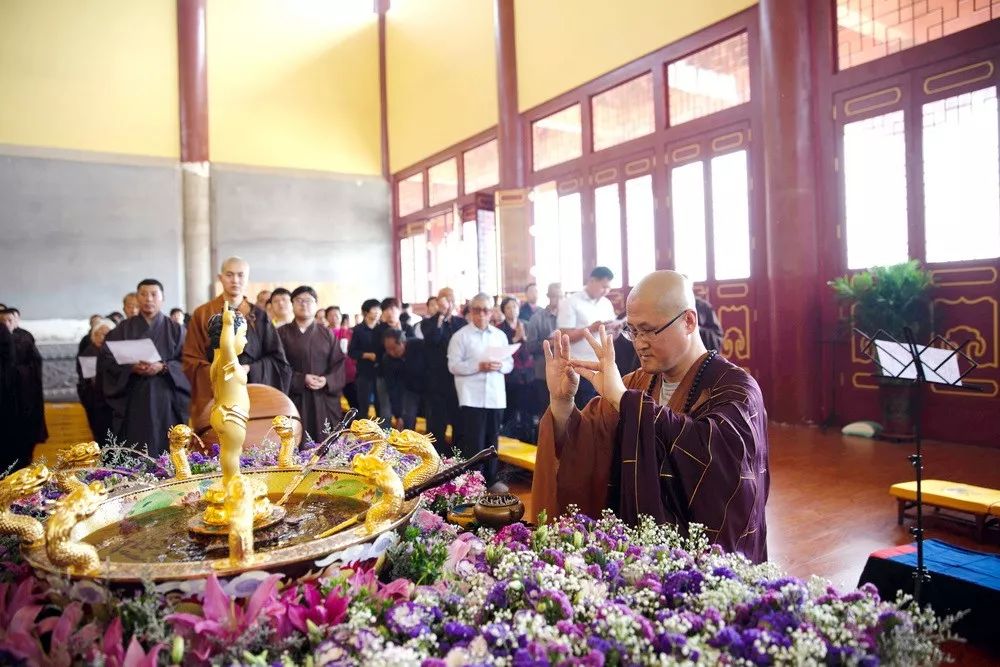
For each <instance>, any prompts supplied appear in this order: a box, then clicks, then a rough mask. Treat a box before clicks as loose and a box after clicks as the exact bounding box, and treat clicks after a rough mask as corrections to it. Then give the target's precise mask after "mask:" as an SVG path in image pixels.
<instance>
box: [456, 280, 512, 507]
mask: <svg viewBox="0 0 1000 667" xmlns="http://www.w3.org/2000/svg"><path fill="white" fill-rule="evenodd" d="M492 311H493V298H492V297H491V296H490V295H488V294H477V295H476V296H475V297H473V299H472V301H471V302H470V303H469V320H470V321H469V324H467V325H465V326H464V327H462V328H461V329H459V330H458V331H457V332H455V335H454V336H452V337H451V341H450V342H449V343H448V371H449V372H450V373H451V374H452V375H454V376H455V390H456V392H457V393H458V404H459V406H460V408H459V409H460V413H461V419H462V440H461V442H460V443H459V446H460V447H461V450H462V454H463V455H464V456H465V458H471V457H473V456H475V455H476V454H478V453H479V452H480V451H482V450H484V449H486V448H487V447H496V446H497V440H498V438H499V436H500V427H501V426H502V425H503V411H504V408H506V407H507V394H506V390H505V388H504V378H503V376H504V375H506V374H507V373H510V372H511V370H513V369H514V358H513V356H511V355H507V354H503V353H501V354H497V350H499V349H504V348H506V347H507V336H506V335H504V333H503V332H502V331H500V330H499V329H497V328H496V327H494V326H492V325H491V324H490V313H491V312H492ZM484 468H485V470H484V471H483V474H484V476H485V477H486V484H487V486H489V487H490V491H492V492H493V493H507V491H508V490H509V489H508V488H507V485H506V484H504V483H503V482H501V481H499V480H498V479H497V462H496V459H495V458H494V459H491V460H490V462H489V463H487V464H486V465H485V466H484Z"/></svg>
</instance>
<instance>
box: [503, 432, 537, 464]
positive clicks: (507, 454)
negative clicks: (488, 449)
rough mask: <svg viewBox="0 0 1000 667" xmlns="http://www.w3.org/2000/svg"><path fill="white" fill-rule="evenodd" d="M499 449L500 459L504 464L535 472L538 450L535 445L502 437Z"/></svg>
mask: <svg viewBox="0 0 1000 667" xmlns="http://www.w3.org/2000/svg"><path fill="white" fill-rule="evenodd" d="M497 449H499V451H498V452H497V454H498V458H499V459H500V460H501V461H503V462H504V463H509V464H510V465H512V466H516V467H518V468H524V469H525V470H529V471H531V472H534V471H535V452H536V451H537V450H538V448H537V447H535V445H531V444H528V443H527V442H522V441H520V440H515V439H514V438H508V437H506V436H503V435H501V436H500V442H499V443H498V446H497Z"/></svg>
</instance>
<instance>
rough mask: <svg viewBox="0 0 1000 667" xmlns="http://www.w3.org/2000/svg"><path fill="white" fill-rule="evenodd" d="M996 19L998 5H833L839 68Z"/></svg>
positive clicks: (908, 1) (977, 0)
mask: <svg viewBox="0 0 1000 667" xmlns="http://www.w3.org/2000/svg"><path fill="white" fill-rule="evenodd" d="M996 18H1000V0H837V57H838V61H839V64H840V69H841V70H845V69H847V68H849V67H856V66H857V65H861V64H862V63H867V62H871V61H872V60H877V59H879V58H883V57H885V56H888V55H890V54H892V53H898V52H900V51H903V50H905V49H909V48H911V47H914V46H917V45H919V44H926V43H927V42H931V41H933V40H935V39H940V38H942V37H945V36H946V35H953V34H955V33H956V32H959V31H961V30H965V29H966V28H971V27H973V26H976V25H979V24H981V23H986V22H987V21H990V20H993V19H996Z"/></svg>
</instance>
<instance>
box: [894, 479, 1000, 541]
mask: <svg viewBox="0 0 1000 667" xmlns="http://www.w3.org/2000/svg"><path fill="white" fill-rule="evenodd" d="M889 494H890V495H892V496H894V497H895V498H896V502H897V504H898V514H897V517H896V520H897V523H898V524H899V525H900V526H902V525H903V519H905V518H908V517H910V516H911V515H908V514H906V511H907V510H909V509H913V508H915V507H916V506H917V483H916V482H901V483H899V484H893V485H892V486H891V487H889ZM921 500H922V501H923V504H924V505H927V506H929V507H933V508H934V510H935V514H938V513H939V512H940V510H942V509H945V510H951V511H953V512H961V513H964V514H971V515H972V517H973V521H972V522H971V523H972V525H973V526H974V529H975V534H976V539H977V540H978V541H980V542H982V541H983V539H984V538H985V536H986V529H987V527H990V526H993V525H997V524H1000V491H998V490H996V489H987V488H984V487H982V486H972V485H971V484H961V483H959V482H948V481H944V480H940V479H925V480H923V483H922V486H921ZM942 516H943V517H944V518H947V519H950V520H953V521H957V522H959V523H970V522H968V521H963V520H962V519H961V518H958V517H951V516H948V515H942Z"/></svg>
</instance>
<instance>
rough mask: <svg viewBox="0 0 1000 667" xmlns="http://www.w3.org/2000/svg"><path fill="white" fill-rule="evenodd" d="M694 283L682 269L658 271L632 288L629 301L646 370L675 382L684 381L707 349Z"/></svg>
mask: <svg viewBox="0 0 1000 667" xmlns="http://www.w3.org/2000/svg"><path fill="white" fill-rule="evenodd" d="M692 287H693V286H692V283H691V281H690V280H689V279H688V277H687V276H685V275H684V274H682V273H677V272H676V271H654V272H653V273H650V274H649V275H648V276H646V277H645V278H643V279H642V280H640V281H639V284H637V285H636V286H635V287H634V288H632V291H631V292H629V295H628V299H627V300H626V302H625V314H626V319H627V322H628V327H629V328H630V329H631V330H632V331H633V336H634V340H633V345H634V346H635V352H636V354H637V355H638V356H639V363H640V364H641V366H642V370H644V371H646V372H647V373H663V374H665V376H666V377H667V378H668V379H669V381H671V382H680V380H681V379H682V378H683V377H684V374H685V373H686V372H687V370H688V369H689V368H690V367H691V366H692V365H693V364H694V362H695V361H696V360H697V359H698V358H699V357H700V356H701V355H702V354H704V352H705V346H704V344H703V343H702V342H701V337H700V336H699V335H698V311H697V306H696V302H695V299H694V289H693V288H692Z"/></svg>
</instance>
